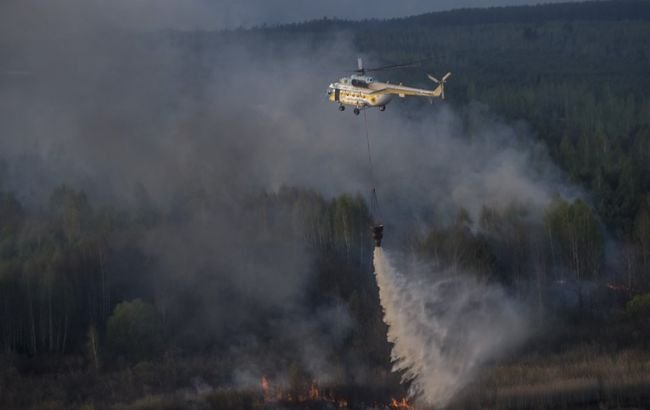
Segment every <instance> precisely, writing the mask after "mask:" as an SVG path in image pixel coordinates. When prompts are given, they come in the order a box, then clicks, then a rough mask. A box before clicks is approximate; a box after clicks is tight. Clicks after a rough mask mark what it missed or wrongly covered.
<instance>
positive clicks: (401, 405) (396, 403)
mask: <svg viewBox="0 0 650 410" xmlns="http://www.w3.org/2000/svg"><path fill="white" fill-rule="evenodd" d="M390 408H391V409H396V410H397V409H399V410H417V409H416V408H415V407H413V406H411V405H410V404H409V401H408V400H407V399H406V398H403V399H402V400H396V399H390Z"/></svg>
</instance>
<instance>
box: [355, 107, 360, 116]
mask: <svg viewBox="0 0 650 410" xmlns="http://www.w3.org/2000/svg"><path fill="white" fill-rule="evenodd" d="M353 112H354V115H359V114H360V113H361V110H360V109H358V108H355V109H354V111H353Z"/></svg>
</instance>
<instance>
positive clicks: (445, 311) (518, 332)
mask: <svg viewBox="0 0 650 410" xmlns="http://www.w3.org/2000/svg"><path fill="white" fill-rule="evenodd" d="M374 263H375V274H376V278H377V284H378V285H379V296H380V300H381V305H382V307H383V310H384V321H385V322H386V324H387V325H388V341H389V342H390V343H392V344H393V348H392V353H391V359H392V361H393V370H394V371H397V372H401V373H402V375H403V380H405V381H410V382H411V384H410V391H409V392H410V394H411V395H412V396H413V397H417V398H419V399H421V400H422V401H424V402H426V404H428V405H433V406H434V407H436V408H438V407H444V406H445V405H446V404H448V403H449V401H450V400H451V399H452V398H453V397H454V394H455V393H457V392H458V391H459V390H460V389H461V388H462V387H464V386H465V385H466V384H467V383H468V382H469V381H470V380H471V379H472V377H473V376H474V375H475V373H476V372H477V370H478V369H479V367H480V366H481V365H482V364H485V363H486V362H488V361H489V360H492V359H495V358H497V357H498V356H499V355H501V354H503V353H504V352H507V351H508V349H509V348H511V347H513V346H515V345H516V344H517V343H518V342H520V341H521V340H522V339H523V337H524V336H525V334H526V327H527V324H526V322H527V320H526V317H525V316H526V315H525V314H524V313H522V307H521V306H519V305H517V304H515V303H514V302H513V301H511V300H510V299H509V298H508V296H507V295H506V294H505V293H504V291H503V290H502V289H500V288H499V287H496V286H494V285H489V284H486V283H483V282H480V281H478V280H477V279H475V278H472V277H469V276H465V275H464V274H462V273H458V272H440V271H436V270H435V269H433V272H432V274H430V275H429V276H425V272H424V270H425V269H424V268H422V267H421V266H420V267H415V268H414V270H415V271H414V272H410V273H411V274H410V275H408V276H407V275H404V274H403V273H400V272H398V271H397V270H396V269H395V268H394V266H393V262H392V258H390V257H388V256H387V255H386V254H385V253H384V251H383V249H382V248H375V254H374Z"/></svg>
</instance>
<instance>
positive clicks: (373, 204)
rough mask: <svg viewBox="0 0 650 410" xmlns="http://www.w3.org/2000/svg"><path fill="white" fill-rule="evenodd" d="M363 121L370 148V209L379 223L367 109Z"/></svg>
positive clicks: (364, 111) (367, 143)
mask: <svg viewBox="0 0 650 410" xmlns="http://www.w3.org/2000/svg"><path fill="white" fill-rule="evenodd" d="M363 122H364V126H365V131H366V145H367V148H368V169H369V171H370V184H371V187H370V211H371V213H372V214H373V218H374V219H375V223H377V224H378V223H379V220H380V219H381V217H380V210H379V199H378V198H377V189H376V188H375V172H374V165H373V162H372V149H371V147H370V132H369V131H368V117H367V115H366V110H363Z"/></svg>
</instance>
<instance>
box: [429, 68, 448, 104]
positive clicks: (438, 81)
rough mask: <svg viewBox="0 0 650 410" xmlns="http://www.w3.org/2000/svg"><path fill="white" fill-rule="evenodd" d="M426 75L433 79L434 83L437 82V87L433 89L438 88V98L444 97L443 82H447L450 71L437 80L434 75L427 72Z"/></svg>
mask: <svg viewBox="0 0 650 410" xmlns="http://www.w3.org/2000/svg"><path fill="white" fill-rule="evenodd" d="M427 77H429V80H431V81H433V82H434V83H436V84H438V88H436V89H435V90H434V92H436V91H438V90H440V94H439V95H440V98H442V99H443V100H444V99H445V83H446V82H447V79H449V77H451V73H447V74H445V75H444V76H443V77H442V79H441V80H438V79H437V78H436V77H434V76H432V75H431V74H427Z"/></svg>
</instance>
